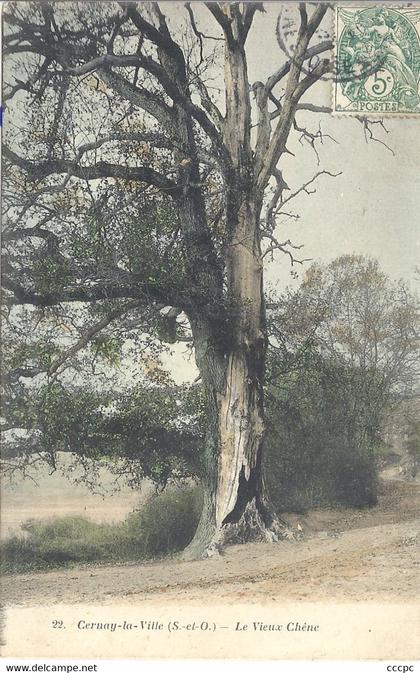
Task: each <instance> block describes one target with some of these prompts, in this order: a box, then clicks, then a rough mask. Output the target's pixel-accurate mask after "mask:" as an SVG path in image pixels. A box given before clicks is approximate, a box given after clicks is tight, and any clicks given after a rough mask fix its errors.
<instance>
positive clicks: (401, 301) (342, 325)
mask: <svg viewBox="0 0 420 673" xmlns="http://www.w3.org/2000/svg"><path fill="white" fill-rule="evenodd" d="M271 332H272V334H273V339H272V345H271V351H270V353H271V355H270V368H269V375H268V379H269V383H268V412H267V413H268V417H269V419H270V426H271V429H270V431H269V433H268V437H269V439H268V441H269V445H270V446H269V450H268V454H269V455H268V459H267V462H268V464H269V466H270V469H269V475H270V482H271V487H272V492H273V493H274V492H275V493H276V499H277V501H278V502H279V504H280V506H283V507H284V506H285V504H286V503H287V502H289V503H290V502H291V501H292V500H293V503H294V504H296V505H297V506H299V502H300V505H302V504H303V503H305V502H306V504H314V502H316V501H323V500H324V501H330V502H331V501H333V502H344V503H347V504H359V505H361V504H372V503H373V502H375V497H376V496H375V485H376V455H375V449H376V448H377V447H378V446H379V445H380V444H381V434H382V431H383V428H384V423H385V421H386V419H387V417H388V415H389V414H390V412H391V409H393V408H394V407H395V406H396V405H398V404H399V403H400V402H401V400H403V399H404V398H405V397H406V396H407V395H409V394H410V393H411V392H412V390H413V388H414V387H415V386H416V384H418V369H417V361H418V348H419V343H418V338H417V308H416V302H415V299H414V297H413V296H412V295H410V293H409V292H408V290H407V288H406V286H405V285H404V284H403V283H402V282H393V281H391V280H390V279H389V278H388V277H387V276H386V274H385V273H383V272H382V271H381V269H380V267H379V264H378V262H377V261H376V260H373V259H370V258H368V257H363V256H359V255H345V256H342V257H339V258H337V259H336V260H334V261H333V262H331V263H330V264H327V265H320V264H314V265H312V266H311V267H310V268H309V269H308V271H307V272H306V275H305V279H304V281H303V283H302V285H301V286H300V287H299V289H298V290H296V291H291V292H289V293H288V294H286V295H285V296H284V297H283V299H282V301H281V302H280V304H279V308H278V309H277V311H274V312H273V314H272V321H271ZM276 462H277V465H278V467H276ZM273 480H274V481H275V480H277V482H278V484H277V487H276V486H275V484H274V483H273Z"/></svg>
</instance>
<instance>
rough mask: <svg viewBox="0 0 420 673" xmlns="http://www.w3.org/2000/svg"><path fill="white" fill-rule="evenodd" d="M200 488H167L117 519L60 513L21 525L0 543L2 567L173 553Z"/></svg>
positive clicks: (190, 526) (181, 543) (189, 524)
mask: <svg viewBox="0 0 420 673" xmlns="http://www.w3.org/2000/svg"><path fill="white" fill-rule="evenodd" d="M201 507H202V493H201V490H200V489H199V488H198V487H195V488H186V487H185V488H171V489H168V490H167V491H165V492H164V493H162V494H160V495H158V496H156V497H154V498H152V499H151V500H149V501H148V502H147V503H146V504H145V505H144V507H143V508H142V509H141V510H140V511H138V512H133V513H132V514H129V516H128V517H127V518H126V520H125V521H123V522H122V523H117V524H99V523H95V522H93V521H89V520H88V519H84V518H83V517H74V516H68V517H62V518H59V519H58V518H56V519H50V520H44V521H34V520H33V519H32V520H29V521H27V522H25V523H24V524H22V530H23V531H24V532H25V533H26V535H25V536H23V535H20V536H13V537H11V538H9V539H8V540H5V541H4V542H3V543H2V545H1V547H2V563H1V566H2V571H3V572H25V571H30V570H47V569H49V568H56V567H63V566H69V565H73V564H75V563H92V562H94V563H107V562H116V561H122V562H124V561H126V562H128V561H138V560H145V559H149V558H154V557H160V556H164V555H166V554H173V553H175V552H177V551H180V550H181V549H183V548H184V547H185V546H186V545H187V544H188V543H189V542H190V541H191V539H192V537H193V535H194V532H195V529H196V527H197V524H198V520H199V517H200V514H201Z"/></svg>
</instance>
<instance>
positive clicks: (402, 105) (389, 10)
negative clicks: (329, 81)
mask: <svg viewBox="0 0 420 673" xmlns="http://www.w3.org/2000/svg"><path fill="white" fill-rule="evenodd" d="M419 84H420V3H416V4H414V5H413V4H412V5H411V6H405V7H388V6H386V7H384V6H382V7H378V6H373V7H372V6H366V5H365V6H359V7H357V6H351V5H350V6H349V5H347V6H346V7H336V77H334V80H333V87H334V91H333V111H334V112H339V113H341V114H343V113H349V114H358V115H360V114H362V115H363V114H369V115H372V114H378V115H381V116H382V115H389V114H391V115H405V116H409V115H419V114H420V89H419Z"/></svg>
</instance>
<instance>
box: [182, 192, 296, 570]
mask: <svg viewBox="0 0 420 673" xmlns="http://www.w3.org/2000/svg"><path fill="white" fill-rule="evenodd" d="M237 216H238V221H237V223H236V226H235V234H234V236H233V240H232V244H231V246H230V255H229V263H228V278H227V281H228V288H229V290H230V301H229V306H230V310H231V315H230V323H231V324H230V325H225V334H224V335H220V334H217V333H214V329H212V328H211V326H209V325H208V324H204V323H199V322H198V321H197V320H194V319H193V320H192V326H193V332H194V340H195V348H196V360H197V364H198V367H199V369H200V372H201V376H202V380H203V384H204V386H205V389H206V393H207V401H208V428H207V437H206V445H205V461H204V462H205V464H204V470H203V472H204V478H203V481H204V484H203V486H204V507H203V513H202V517H201V520H200V523H199V526H198V529H197V532H196V535H195V537H194V539H193V540H192V542H191V544H190V545H189V547H188V548H187V549H186V550H185V552H184V558H199V557H202V556H208V555H211V554H212V553H215V552H217V551H218V549H219V548H220V547H221V546H223V545H224V544H226V543H232V542H237V543H239V542H249V541H251V540H264V541H277V540H279V539H281V538H283V537H289V531H288V529H287V526H286V525H285V524H284V523H282V522H280V520H279V519H278V517H277V516H276V515H275V513H274V511H273V509H272V508H271V506H270V504H269V498H268V495H267V492H266V489H265V485H264V477H263V473H262V451H263V444H264V435H265V419H264V400H263V383H264V370H265V357H266V347H267V337H266V328H265V310H264V299H263V294H262V280H263V279H262V273H263V270H262V268H263V267H262V260H261V253H260V244H259V240H258V228H257V226H256V220H255V218H256V212H255V208H254V206H253V203H252V200H251V199H250V198H249V197H247V198H244V200H243V202H242V205H241V206H240V207H239V210H238V213H237ZM218 329H219V331H220V326H219V328H218ZM221 337H222V339H221ZM215 344H216V345H217V347H216V348H215ZM221 344H223V347H224V350H223V352H222V349H221Z"/></svg>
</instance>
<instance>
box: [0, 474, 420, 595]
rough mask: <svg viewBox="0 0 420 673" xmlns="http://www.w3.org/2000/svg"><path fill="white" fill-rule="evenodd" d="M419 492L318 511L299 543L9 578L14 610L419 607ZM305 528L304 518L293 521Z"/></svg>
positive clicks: (404, 488)
mask: <svg viewBox="0 0 420 673" xmlns="http://www.w3.org/2000/svg"><path fill="white" fill-rule="evenodd" d="M419 495H420V487H419V486H418V485H414V484H412V485H408V484H402V483H398V482H393V483H388V484H386V485H385V486H384V487H383V490H382V495H381V499H380V504H379V506H378V507H376V508H374V509H372V510H369V511H366V512H360V511H359V512H356V511H354V510H345V509H344V510H334V511H332V510H317V511H314V512H311V513H310V514H308V515H306V516H304V517H300V518H299V523H300V524H301V526H302V528H303V530H304V533H305V536H304V539H302V540H300V541H296V542H284V543H279V544H274V545H262V544H248V545H242V546H235V547H230V548H228V549H227V550H226V551H225V553H223V555H221V556H219V557H217V558H211V559H207V560H203V561H195V562H189V563H187V562H181V561H177V560H176V559H171V560H167V561H164V562H154V563H148V564H142V565H121V566H117V565H113V566H89V567H87V568H79V569H69V570H60V571H51V572H47V573H41V572H39V573H31V574H26V575H18V576H14V577H11V576H9V577H5V578H4V581H3V601H4V603H5V604H6V605H14V606H32V605H43V604H44V605H52V604H57V603H66V604H73V603H91V604H92V603H94V604H107V605H122V604H127V605H130V604H138V603H139V601H141V603H142V604H144V603H148V602H152V601H153V600H156V597H157V596H158V597H159V601H160V602H164V603H166V602H168V603H170V602H175V603H179V602H182V603H189V604H191V605H194V604H196V603H197V604H199V603H202V602H203V601H209V602H212V603H224V604H226V605H233V604H236V603H238V602H241V601H246V602H247V603H250V602H255V603H259V604H264V603H268V602H270V601H281V600H284V599H286V598H287V599H288V600H291V599H293V600H298V601H299V600H302V601H305V600H311V601H317V600H322V601H329V600H337V599H339V600H340V601H346V600H349V601H359V600H362V601H366V600H378V599H382V598H383V599H387V600H395V601H400V602H401V600H412V599H414V598H415V597H416V596H418V595H419V594H420V583H419V563H420V561H419V555H418V548H417V547H418V541H419V539H420V536H419V525H418V521H417V522H416V520H415V517H416V515H417V514H418V511H419V509H418V507H419ZM289 518H291V519H293V522H294V523H296V522H297V519H298V517H296V515H294V516H293V517H289Z"/></svg>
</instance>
